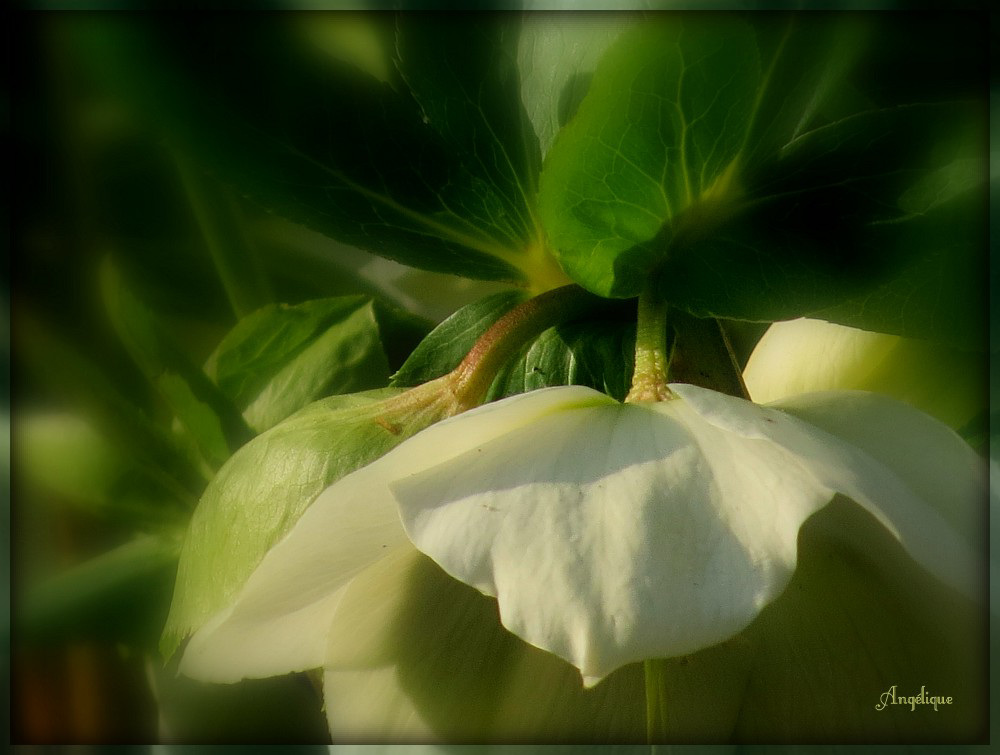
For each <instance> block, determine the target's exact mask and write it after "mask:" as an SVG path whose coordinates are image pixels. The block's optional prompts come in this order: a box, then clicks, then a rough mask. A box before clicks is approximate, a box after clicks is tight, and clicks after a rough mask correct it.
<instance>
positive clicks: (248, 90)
mask: <svg viewBox="0 0 1000 755" xmlns="http://www.w3.org/2000/svg"><path fill="white" fill-rule="evenodd" d="M497 18H498V19H502V21H501V20H498V21H497V23H495V24H494V23H493V22H492V21H488V22H483V21H481V20H476V19H473V18H471V17H464V18H463V19H462V20H461V21H459V20H456V21H454V23H453V24H446V25H445V26H442V27H441V28H438V26H437V25H435V24H428V23H426V22H424V21H420V20H419V19H417V18H416V17H410V16H406V17H404V21H405V23H402V24H401V30H400V36H399V40H398V46H399V52H400V55H401V59H400V67H401V69H402V70H403V72H404V73H405V74H406V75H407V76H408V77H409V78H410V80H412V81H413V86H414V93H413V94H411V93H410V91H409V90H408V87H407V84H406V83H405V82H403V81H401V80H399V78H398V76H396V75H389V80H388V81H380V80H379V79H377V78H375V77H373V76H371V75H370V74H368V73H367V72H366V71H365V70H362V69H361V68H359V67H358V66H357V65H355V64H354V62H345V57H347V58H349V57H351V56H350V55H346V56H345V55H331V54H330V49H329V43H330V41H331V40H332V43H333V44H335V45H337V44H339V42H337V41H336V35H333V37H330V38H328V39H327V40H326V41H324V42H323V44H322V45H318V44H317V42H316V38H315V35H311V34H307V33H305V32H304V31H303V29H302V26H301V24H298V23H296V22H295V20H294V18H285V17H282V18H277V19H268V20H266V21H264V20H260V19H249V18H243V19H239V20H234V19H232V18H227V19H222V18H221V17H217V18H212V17H202V18H199V19H198V20H197V21H195V22H192V21H191V20H190V19H189V20H186V21H184V22H183V23H181V22H173V21H171V20H165V19H158V20H157V21H156V23H155V25H154V24H153V23H147V22H145V21H143V20H142V19H138V18H136V17H129V18H124V17H116V18H110V17H109V18H98V19H87V20H86V21H81V22H80V23H78V24H75V32H76V34H75V39H76V42H77V45H78V49H79V50H80V51H81V54H82V55H83V58H84V61H85V62H86V64H87V66H88V68H89V69H90V70H92V71H94V72H95V73H96V74H97V75H98V76H99V77H100V78H101V80H102V81H103V82H104V83H105V84H107V85H109V86H110V87H111V88H112V89H113V90H114V91H115V92H117V93H118V94H119V95H120V96H121V97H123V98H124V99H126V100H127V101H128V102H129V103H130V104H131V105H132V106H133V108H134V110H136V112H138V113H139V114H140V115H141V116H143V117H144V118H145V119H146V120H148V121H150V122H151V123H154V124H155V125H156V126H157V128H159V129H160V130H162V131H163V132H164V133H166V134H167V136H168V138H169V139H170V141H171V142H172V143H174V144H175V145H177V146H179V147H180V148H182V149H183V150H185V151H188V152H189V153H190V154H191V155H192V156H193V157H194V158H196V159H197V160H198V161H199V162H200V163H202V164H203V165H204V166H205V167H207V168H208V169H209V170H211V171H213V172H215V173H216V174H218V175H219V176H220V177H221V178H223V179H224V180H225V181H227V182H229V183H232V184H233V185H234V186H235V187H236V189H237V190H238V191H239V192H240V193H242V194H243V195H245V196H248V197H250V198H252V199H254V200H255V201H257V202H258V203H259V204H261V205H263V206H264V207H266V208H268V209H270V210H272V211H274V212H277V213H279V214H281V215H283V216H285V217H288V218H289V219H291V220H294V221H295V222H297V223H301V224H303V225H305V226H308V227H309V228H312V229H314V230H317V231H320V232H322V233H325V234H327V235H329V236H331V237H333V238H336V239H338V240H340V241H343V242H345V243H348V244H352V245H355V246H358V247H361V248H364V249H367V250H369V251H372V252H375V253H376V254H380V255H383V256H386V257H389V258H390V259H394V260H397V261H400V262H403V263H405V264H410V265H413V266H416V267H421V268H425V269H428V270H436V271H442V272H448V273H453V274H459V275H464V276H468V277H473V278H484V279H495V280H512V281H518V282H526V283H529V284H534V285H539V286H545V285H548V283H549V281H550V280H552V279H554V278H558V279H559V280H564V278H563V277H562V274H561V273H559V271H558V269H557V268H555V267H554V265H553V263H552V262H551V260H550V259H548V258H547V256H546V255H545V253H544V251H543V250H542V249H541V248H540V247H539V245H538V244H537V243H536V242H537V238H538V234H537V233H536V232H535V230H534V225H533V222H532V221H531V219H530V210H529V209H528V205H527V202H528V201H529V200H533V196H532V195H533V188H532V187H533V184H534V181H535V180H536V174H537V159H538V158H537V145H536V146H534V147H532V144H531V140H532V139H533V136H532V135H531V134H530V131H523V130H522V129H521V126H523V125H524V124H525V123H526V119H525V118H523V117H522V115H521V113H522V108H521V106H520V104H519V101H518V99H517V97H516V95H517V83H516V77H515V78H514V79H512V80H507V79H506V78H505V77H509V76H513V75H514V74H515V73H516V72H515V71H514V70H513V68H512V66H511V65H510V64H509V60H510V59H512V56H513V52H512V50H513V49H514V47H513V46H514V45H515V44H516V31H517V29H516V22H515V19H514V18H513V17H497ZM369 20H370V22H371V23H372V24H374V25H375V27H376V29H375V32H376V33H375V35H374V39H376V40H385V39H387V38H388V39H391V38H392V36H393V31H392V25H393V24H394V19H393V17H392V16H388V15H377V16H370V17H369ZM345 23H353V21H350V19H346V18H345ZM490 26H492V27H493V28H487V27H490ZM328 36H329V35H328ZM438 56H440V57H438ZM444 74H450V78H449V77H445V76H444ZM439 75H440V76H441V77H442V78H439ZM473 76H481V77H484V80H485V81H486V82H487V86H485V87H484V88H483V89H482V92H481V95H480V94H475V93H474V92H473V90H472V89H470V88H469V87H472V86H478V83H479V81H478V79H474V78H472V77H473ZM477 91H478V90H477ZM414 95H416V100H415V99H414ZM494 125H495V126H496V128H497V130H496V131H492V129H493V128H494ZM501 128H502V129H503V130H502V131H501V130H500V129H501ZM509 129H514V130H513V131H511V130H509ZM453 139H454V142H453V141H452V140H453ZM525 171H527V173H525Z"/></svg>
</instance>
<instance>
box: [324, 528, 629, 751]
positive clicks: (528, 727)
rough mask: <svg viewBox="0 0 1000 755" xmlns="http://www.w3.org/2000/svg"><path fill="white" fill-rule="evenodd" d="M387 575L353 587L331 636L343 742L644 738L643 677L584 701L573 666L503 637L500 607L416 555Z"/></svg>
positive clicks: (336, 729) (329, 700) (329, 681)
mask: <svg viewBox="0 0 1000 755" xmlns="http://www.w3.org/2000/svg"><path fill="white" fill-rule="evenodd" d="M383 567H384V562H379V564H377V565H375V566H373V567H371V568H369V569H368V570H366V572H365V573H364V574H363V575H361V576H359V577H358V578H357V579H356V580H355V581H354V582H352V584H351V586H350V588H349V589H348V593H357V595H356V596H355V597H356V598H357V600H356V602H355V604H354V605H353V606H350V605H349V603H350V596H348V597H345V599H344V601H343V602H342V603H341V606H340V610H338V611H337V614H336V616H335V617H334V620H333V623H332V625H331V632H330V647H331V655H330V659H329V662H328V666H327V668H326V669H325V680H326V689H325V704H326V710H327V715H328V717H329V723H330V731H331V735H332V736H333V739H334V741H379V742H386V741H395V742H413V741H439V740H443V741H500V742H504V741H508V742H509V741H538V740H545V741H569V740H573V739H578V740H583V741H587V742H596V741H607V742H620V741H627V740H629V739H635V738H637V737H638V738H640V740H641V737H642V736H643V735H644V734H645V701H644V697H643V677H642V669H641V667H638V666H631V667H629V668H627V669H622V670H621V671H620V672H619V673H616V674H614V675H613V676H612V677H611V678H610V679H608V680H607V682H605V683H604V684H602V685H601V686H600V687H599V688H598V689H595V690H584V689H582V688H581V687H580V682H579V675H578V673H577V671H576V670H575V669H574V668H573V667H572V666H570V665H569V664H568V663H566V662H565V661H563V660H561V659H559V658H556V657H555V656H553V655H551V654H550V653H545V652H543V651H541V650H539V649H538V648H533V647H531V646H530V645H528V644H526V643H524V642H522V641H521V640H519V639H517V638H516V637H514V636H513V635H511V634H510V633H509V632H507V631H506V630H504V629H503V628H502V627H501V625H500V622H499V619H498V617H497V610H496V603H495V601H493V600H492V599H490V598H487V597H485V596H483V595H480V594H479V593H477V592H476V591H475V590H473V589H472V588H470V587H468V586H467V585H463V584H462V583H460V582H458V581H456V580H454V579H452V578H451V577H449V576H448V575H446V574H445V573H444V572H443V571H441V569H440V568H439V567H437V566H436V565H435V564H434V563H432V562H431V561H430V559H428V558H427V557H426V556H424V555H423V554H421V553H419V552H417V551H416V550H415V549H413V548H412V546H411V547H410V555H409V556H408V557H403V558H400V559H398V560H397V561H396V566H395V567H393V568H388V567H386V568H383ZM366 594H367V595H368V596H370V600H368V601H365V600H364V599H363V598H364V596H365V595H366ZM360 633H365V634H366V636H365V637H363V638H359V637H358V635H359V634H360ZM365 668H367V669H368V670H367V671H366V670H364V669H365Z"/></svg>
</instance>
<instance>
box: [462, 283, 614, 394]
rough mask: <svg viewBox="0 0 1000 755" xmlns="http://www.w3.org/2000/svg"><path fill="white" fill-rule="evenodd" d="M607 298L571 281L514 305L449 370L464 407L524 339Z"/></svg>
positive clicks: (525, 340) (482, 391)
mask: <svg viewBox="0 0 1000 755" xmlns="http://www.w3.org/2000/svg"><path fill="white" fill-rule="evenodd" d="M606 302H607V300H605V299H601V298H599V297H597V296H594V295H593V294H591V293H588V292H587V291H585V290H584V289H582V288H580V287H579V286H577V285H575V284H574V285H569V286H562V287H560V288H556V289H553V290H551V291H547V292H545V293H544V294H541V295H540V296H536V297H534V298H532V299H528V300H527V301H525V302H523V303H521V304H519V305H518V306H516V307H514V309H512V310H511V311H510V312H508V313H507V314H505V315H504V316H503V317H501V318H500V319H499V320H497V321H496V322H495V323H493V325H492V326H491V327H490V328H489V330H487V331H486V332H485V333H483V335H481V336H480V337H479V340H478V341H476V344H475V346H473V347H472V350H471V351H469V353H468V354H466V356H465V358H464V359H463V360H462V362H461V364H459V365H458V367H456V368H455V370H454V371H453V372H452V373H451V374H450V376H449V378H450V380H451V383H452V389H453V391H454V393H455V395H456V397H457V398H458V400H459V402H460V403H461V404H462V406H463V408H465V409H468V408H471V407H473V406H478V405H479V404H481V403H482V401H483V399H484V398H485V397H486V393H487V391H489V388H490V385H491V384H492V382H493V380H494V378H495V377H496V375H497V372H498V371H499V370H500V368H501V367H502V366H503V365H504V363H505V362H507V361H508V360H510V359H512V358H513V357H514V356H516V355H517V353H518V351H519V350H520V349H521V347H522V346H524V344H525V343H527V342H528V341H530V340H531V339H533V338H535V337H536V336H538V335H539V334H540V333H542V331H544V330H547V329H548V328H551V327H552V326H553V325H558V324H559V323H561V322H564V321H566V320H570V319H572V318H574V317H576V316H578V315H580V314H582V313H584V312H587V311H589V310H591V309H593V308H594V307H595V306H599V305H601V304H602V303H606Z"/></svg>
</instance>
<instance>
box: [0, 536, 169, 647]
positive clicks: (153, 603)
mask: <svg viewBox="0 0 1000 755" xmlns="http://www.w3.org/2000/svg"><path fill="white" fill-rule="evenodd" d="M179 550H180V543H179V540H178V539H171V538H169V537H158V536H157V537H154V536H142V537H139V538H136V539H135V540H132V541H131V542H129V543H126V544H125V545H122V546H119V547H118V548H115V549H114V550H110V551H107V552H106V553H103V554H101V555H100V556H97V557H96V558H94V559H91V560H90V561H86V562H84V563H82V564H80V565H78V566H75V567H73V568H71V569H69V570H68V571H66V572H63V573H61V574H58V575H56V576H54V577H52V578H50V579H49V580H47V581H44V582H41V583H39V584H37V585H35V586H30V587H28V588H27V590H26V591H25V595H24V599H23V603H22V604H21V605H20V607H19V610H18V621H19V626H18V629H19V631H20V632H21V633H23V635H22V636H24V637H27V638H29V639H30V640H31V641H33V642H45V641H53V640H66V639H67V638H74V639H79V638H81V637H94V636H97V637H102V638H105V639H112V640H118V641H120V640H122V639H124V638H125V635H126V634H127V635H128V639H130V640H136V639H138V640H145V642H146V643H147V646H148V645H150V644H153V643H151V642H150V641H151V640H153V639H154V638H155V637H156V634H157V633H158V631H159V628H160V626H162V623H163V619H164V615H163V614H164V613H165V607H164V603H165V599H166V598H167V596H168V595H169V591H170V584H171V582H172V580H173V574H174V566H175V564H176V563H177V554H178V552H179Z"/></svg>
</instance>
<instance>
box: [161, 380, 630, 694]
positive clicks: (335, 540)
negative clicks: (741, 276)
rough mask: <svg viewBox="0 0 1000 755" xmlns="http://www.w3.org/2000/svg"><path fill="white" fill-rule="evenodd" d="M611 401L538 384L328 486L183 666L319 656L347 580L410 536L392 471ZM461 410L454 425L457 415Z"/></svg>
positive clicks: (264, 669)
mask: <svg viewBox="0 0 1000 755" xmlns="http://www.w3.org/2000/svg"><path fill="white" fill-rule="evenodd" d="M594 403H598V404H601V403H611V404H614V401H613V400H612V399H609V398H608V397H606V396H604V395H603V394H600V393H598V392H596V391H592V390H590V389H587V388H565V389H557V390H543V391H535V392H532V393H529V394H524V395H522V396H517V397H514V398H512V399H509V400H507V401H505V402H503V406H502V407H500V408H499V410H498V407H497V405H487V406H484V407H481V408H479V409H476V410H474V411H471V412H468V413H466V414H463V415H460V416H459V417H456V418H453V419H452V420H446V421H444V422H441V423H439V424H437V425H434V426H432V427H430V428H428V429H427V430H425V431H423V432H422V433H420V434H418V435H417V436H415V437H414V438H411V439H410V440H409V441H407V442H405V443H403V444H401V445H400V446H398V447H397V448H396V449H395V450H394V451H393V452H391V453H389V454H387V455H386V456H384V457H382V458H381V459H379V460H378V461H376V462H374V463H373V464H371V465H369V466H367V467H364V468H362V469H360V470H358V471H357V472H354V473H352V474H350V475H347V476H346V477H344V478H343V479H341V480H339V481H338V482H337V483H335V484H334V485H332V486H331V487H329V488H328V489H327V490H326V491H324V492H323V493H322V494H321V495H320V496H319V498H317V500H316V501H315V502H314V503H313V504H312V506H310V508H309V509H308V510H307V511H306V513H305V514H304V515H303V516H302V517H301V519H300V520H299V521H298V522H297V523H296V525H295V527H294V528H293V529H292V530H291V531H290V532H289V534H288V535H287V536H286V537H285V538H284V539H283V540H282V541H280V542H279V543H278V544H277V545H276V546H275V547H274V548H272V549H271V551H269V552H268V554H267V556H266V557H265V558H264V560H263V561H262V562H261V564H260V566H259V567H258V568H257V569H256V570H255V572H254V573H253V574H252V575H251V577H250V579H249V581H248V582H247V584H246V586H245V587H244V588H243V590H242V591H241V593H240V595H239V596H238V597H237V599H236V601H235V602H234V604H233V605H231V606H230V607H228V608H227V609H225V610H224V611H222V612H220V613H219V614H217V615H216V616H215V617H213V618H212V619H211V620H210V621H209V622H207V623H206V625H205V626H204V627H202V628H201V629H200V630H199V631H198V632H196V633H195V635H194V636H193V637H192V639H191V641H190V643H189V644H188V647H187V649H186V651H185V654H184V657H183V659H182V661H181V671H182V673H184V674H187V675H189V676H192V677H194V678H198V679H203V680H206V681H217V682H230V681H236V680H238V679H241V678H244V677H259V676H270V675H274V674H282V673H287V672H290V671H301V670H305V669H310V668H318V667H319V666H322V665H323V663H324V660H325V657H326V648H327V629H328V625H329V623H330V619H331V617H332V616H333V613H334V611H335V609H336V607H337V604H338V602H339V600H340V598H341V594H340V592H339V591H340V590H341V589H342V588H343V587H344V586H345V585H347V584H348V582H349V581H350V580H351V579H352V578H353V577H354V576H356V575H358V574H359V573H360V572H361V571H362V570H364V569H365V568H366V567H368V566H370V565H371V564H373V563H375V562H376V561H377V560H379V559H380V558H382V557H383V556H384V555H385V553H386V552H387V550H390V549H392V548H393V547H395V546H398V545H400V544H404V543H406V542H407V540H406V535H405V533H404V532H403V529H402V527H401V526H400V523H399V517H398V514H397V511H396V505H395V501H394V500H393V498H392V496H391V495H390V493H389V491H388V490H387V488H386V483H387V481H389V480H391V479H395V478H397V477H401V476H405V475H407V474H410V473H412V472H414V471H416V470H419V469H422V468H425V467H427V466H429V465H431V464H435V463H438V462H440V461H442V460H447V459H449V458H451V457H453V456H455V455H460V454H462V453H463V452H465V451H467V450H468V449H469V448H472V447H475V446H476V445H477V444H481V443H484V442H488V441H489V440H491V439H492V438H495V437H497V436H500V435H503V434H505V433H507V432H510V431H512V430H516V429H517V428H519V427H522V426H524V425H530V424H531V423H532V422H534V421H536V420H537V419H538V418H540V417H543V416H545V415H547V414H550V413H552V412H558V411H561V410H563V409H565V408H567V407H572V406H576V405H581V404H583V405H588V404H594ZM458 420H461V424H460V425H458V426H457V427H453V426H452V424H451V423H452V422H455V421H458Z"/></svg>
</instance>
